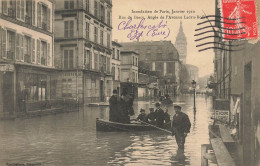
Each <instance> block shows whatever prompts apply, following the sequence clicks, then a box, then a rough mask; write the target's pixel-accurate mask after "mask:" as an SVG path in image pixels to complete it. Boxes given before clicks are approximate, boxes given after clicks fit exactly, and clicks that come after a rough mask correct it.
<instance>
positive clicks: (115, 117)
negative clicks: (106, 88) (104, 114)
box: [109, 90, 119, 122]
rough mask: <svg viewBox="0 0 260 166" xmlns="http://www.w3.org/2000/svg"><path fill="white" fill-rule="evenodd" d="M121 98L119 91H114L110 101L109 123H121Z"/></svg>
mask: <svg viewBox="0 0 260 166" xmlns="http://www.w3.org/2000/svg"><path fill="white" fill-rule="evenodd" d="M118 107H119V97H118V95H117V90H113V95H112V96H111V97H110V99H109V121H111V122H119V110H118Z"/></svg>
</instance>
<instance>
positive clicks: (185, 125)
mask: <svg viewBox="0 0 260 166" xmlns="http://www.w3.org/2000/svg"><path fill="white" fill-rule="evenodd" d="M190 127H191V123H190V119H189V117H188V115H187V114H185V113H183V112H180V113H178V114H175V115H174V116H173V120H172V130H173V132H179V133H184V132H185V133H189V132H190Z"/></svg>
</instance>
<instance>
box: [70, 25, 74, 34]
mask: <svg viewBox="0 0 260 166" xmlns="http://www.w3.org/2000/svg"><path fill="white" fill-rule="evenodd" d="M70 37H74V21H70Z"/></svg>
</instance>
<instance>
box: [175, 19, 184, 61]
mask: <svg viewBox="0 0 260 166" xmlns="http://www.w3.org/2000/svg"><path fill="white" fill-rule="evenodd" d="M175 47H176V49H177V50H178V52H179V59H180V60H181V61H182V62H183V63H184V64H185V63H186V56H187V39H186V36H185V34H184V31H183V27H182V21H180V28H179V32H178V34H177V37H176V42H175Z"/></svg>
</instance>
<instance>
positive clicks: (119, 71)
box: [118, 67, 121, 81]
mask: <svg viewBox="0 0 260 166" xmlns="http://www.w3.org/2000/svg"><path fill="white" fill-rule="evenodd" d="M120 73H121V70H120V68H119V67H118V81H120Z"/></svg>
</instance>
